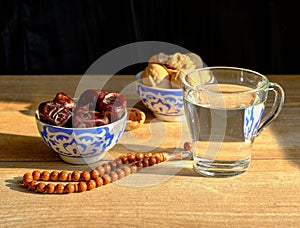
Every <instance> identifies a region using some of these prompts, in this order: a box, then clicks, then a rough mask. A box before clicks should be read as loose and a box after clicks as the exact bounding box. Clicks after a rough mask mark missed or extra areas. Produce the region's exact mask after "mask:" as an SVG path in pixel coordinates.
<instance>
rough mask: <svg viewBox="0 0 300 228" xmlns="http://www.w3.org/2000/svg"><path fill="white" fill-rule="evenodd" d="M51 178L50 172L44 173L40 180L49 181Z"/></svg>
mask: <svg viewBox="0 0 300 228" xmlns="http://www.w3.org/2000/svg"><path fill="white" fill-rule="evenodd" d="M49 178H50V172H49V171H43V172H42V173H41V176H40V180H43V181H48V180H49Z"/></svg>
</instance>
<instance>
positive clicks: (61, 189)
mask: <svg viewBox="0 0 300 228" xmlns="http://www.w3.org/2000/svg"><path fill="white" fill-rule="evenodd" d="M64 190H65V186H64V185H63V184H62V183H59V184H57V185H56V186H55V191H56V192H57V193H60V194H61V193H64Z"/></svg>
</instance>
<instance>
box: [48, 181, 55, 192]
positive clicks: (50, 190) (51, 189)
mask: <svg viewBox="0 0 300 228" xmlns="http://www.w3.org/2000/svg"><path fill="white" fill-rule="evenodd" d="M46 192H47V193H54V192H55V184H52V183H49V184H47V185H46Z"/></svg>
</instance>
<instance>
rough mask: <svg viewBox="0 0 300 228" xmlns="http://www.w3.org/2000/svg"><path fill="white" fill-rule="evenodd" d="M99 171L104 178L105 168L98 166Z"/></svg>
mask: <svg viewBox="0 0 300 228" xmlns="http://www.w3.org/2000/svg"><path fill="white" fill-rule="evenodd" d="M97 170H98V172H99V176H102V175H103V174H104V173H105V169H104V168H103V166H98V167H97Z"/></svg>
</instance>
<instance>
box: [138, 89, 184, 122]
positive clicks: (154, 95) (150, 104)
mask: <svg viewBox="0 0 300 228" xmlns="http://www.w3.org/2000/svg"><path fill="white" fill-rule="evenodd" d="M137 93H138V95H139V96H140V98H141V100H142V102H143V103H144V105H145V106H146V107H147V108H149V109H150V110H151V111H153V112H156V113H159V114H163V115H174V116H177V115H183V114H184V108H183V95H182V91H181V90H158V89H157V88H151V87H146V86H143V85H141V84H138V85H137Z"/></svg>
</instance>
